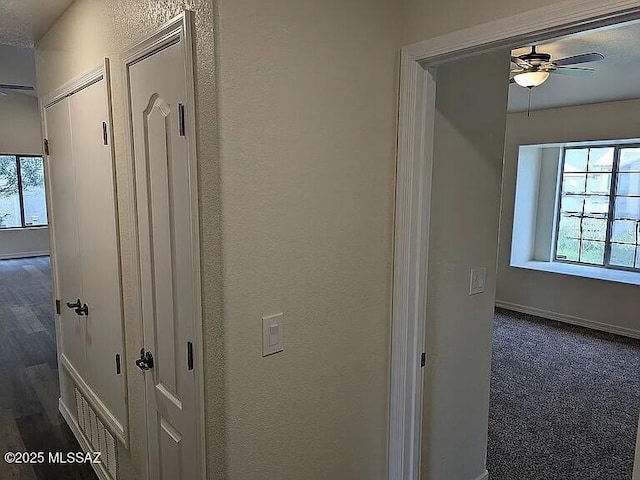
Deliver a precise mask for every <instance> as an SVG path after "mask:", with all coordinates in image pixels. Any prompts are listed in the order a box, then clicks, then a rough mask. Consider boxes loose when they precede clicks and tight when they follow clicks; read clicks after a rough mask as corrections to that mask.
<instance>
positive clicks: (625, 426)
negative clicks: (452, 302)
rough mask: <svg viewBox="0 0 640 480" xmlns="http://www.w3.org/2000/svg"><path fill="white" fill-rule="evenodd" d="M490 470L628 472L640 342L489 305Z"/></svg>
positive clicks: (556, 475) (575, 475)
mask: <svg viewBox="0 0 640 480" xmlns="http://www.w3.org/2000/svg"><path fill="white" fill-rule="evenodd" d="M493 342H494V345H493V349H494V350H493V363H492V374H491V404H490V412H489V448H488V453H487V469H488V470H489V475H490V478H491V480H552V479H553V480H555V479H558V480H560V479H561V480H591V479H593V480H595V479H598V480H631V476H632V471H633V456H634V450H635V439H636V432H637V425H638V414H639V413H640V342H639V341H636V340H631V339H628V338H625V337H620V336H616V335H610V334H606V333H600V332H596V331H592V330H589V329H585V328H581V327H575V326H571V325H566V324H562V323H559V322H552V321H549V320H544V319H541V318H538V317H534V316H531V315H524V314H519V313H515V312H510V311H508V310H501V309H497V310H496V319H495V327H494V334H493Z"/></svg>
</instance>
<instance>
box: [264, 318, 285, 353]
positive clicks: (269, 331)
mask: <svg viewBox="0 0 640 480" xmlns="http://www.w3.org/2000/svg"><path fill="white" fill-rule="evenodd" d="M283 350H284V314H282V313H276V314H275V315H269V316H268V317H262V356H263V357H266V356H268V355H273V354H274V353H278V352H282V351H283Z"/></svg>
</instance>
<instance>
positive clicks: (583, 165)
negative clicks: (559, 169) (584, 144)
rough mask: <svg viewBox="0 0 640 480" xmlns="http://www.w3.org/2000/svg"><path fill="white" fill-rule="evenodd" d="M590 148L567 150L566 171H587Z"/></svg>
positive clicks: (565, 157) (565, 155)
mask: <svg viewBox="0 0 640 480" xmlns="http://www.w3.org/2000/svg"><path fill="white" fill-rule="evenodd" d="M588 155H589V149H588V148H570V149H567V150H565V154H564V171H565V172H586V171H587V158H588Z"/></svg>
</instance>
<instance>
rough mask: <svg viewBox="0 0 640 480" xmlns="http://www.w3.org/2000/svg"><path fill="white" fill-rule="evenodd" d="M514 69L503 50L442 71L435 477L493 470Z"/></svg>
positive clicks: (429, 472) (430, 370)
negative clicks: (488, 466)
mask: <svg viewBox="0 0 640 480" xmlns="http://www.w3.org/2000/svg"><path fill="white" fill-rule="evenodd" d="M508 69H509V54H508V52H496V53H490V54H484V55H480V56H476V57H472V58H469V59H465V60H462V61H456V62H452V63H449V64H446V65H444V66H442V67H440V68H439V69H438V73H437V75H438V89H437V94H436V118H435V130H434V160H433V188H432V191H431V225H430V233H429V235H430V239H429V242H430V244H429V275H428V277H429V278H428V290H427V331H426V338H427V352H428V354H429V358H430V360H429V362H428V364H427V370H426V372H425V409H424V417H423V420H424V422H423V432H424V433H425V434H424V436H423V443H422V445H423V451H422V462H423V464H422V477H423V478H428V479H429V480H454V479H455V480H472V479H475V478H478V477H479V475H481V474H482V473H483V472H484V469H485V458H486V451H487V422H488V411H489V376H490V369H491V345H492V343H491V332H492V328H493V305H494V300H495V285H496V255H497V252H496V241H497V238H498V219H499V209H500V179H501V174H502V151H503V146H504V125H505V118H506V105H507V88H508V84H507V83H506V82H504V81H503V79H504V78H506V75H507V72H508ZM470 76H473V77H474V78H475V80H474V82H473V83H470V82H468V80H467V79H468V78H469V77H470ZM478 92H482V94H481V95H478ZM474 267H486V269H487V284H486V290H485V293H483V294H479V295H474V296H469V276H470V270H471V269H472V268H474Z"/></svg>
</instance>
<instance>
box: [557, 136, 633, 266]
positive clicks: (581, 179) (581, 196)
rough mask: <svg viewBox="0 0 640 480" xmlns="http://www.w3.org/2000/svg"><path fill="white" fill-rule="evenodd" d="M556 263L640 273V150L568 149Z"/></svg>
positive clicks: (562, 178)
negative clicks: (632, 270)
mask: <svg viewBox="0 0 640 480" xmlns="http://www.w3.org/2000/svg"><path fill="white" fill-rule="evenodd" d="M558 208H559V212H558V213H559V214H558V225H557V240H556V260H559V261H568V262H574V263H581V264H587V265H600V266H605V267H611V268H618V269H619V268H622V269H636V270H637V269H640V147H638V146H633V147H627V146H624V145H621V146H614V147H575V148H566V149H565V150H564V160H563V168H562V176H561V182H560V192H559V207H558Z"/></svg>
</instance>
